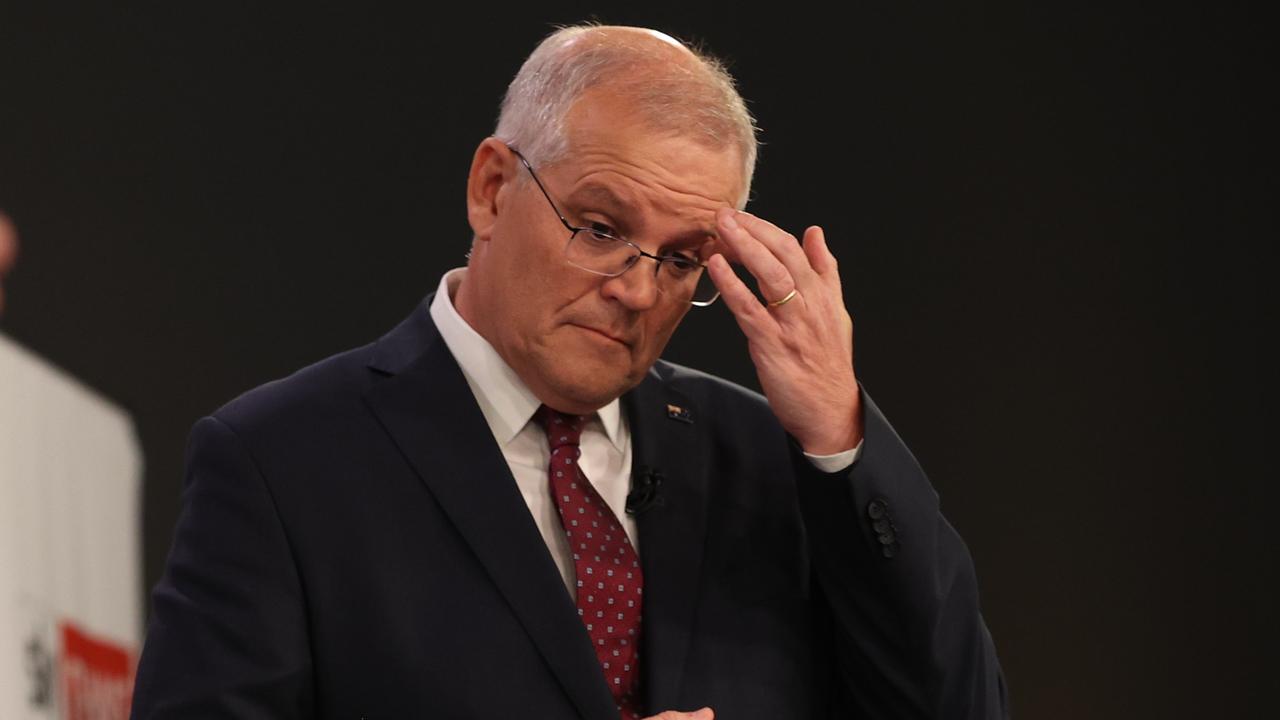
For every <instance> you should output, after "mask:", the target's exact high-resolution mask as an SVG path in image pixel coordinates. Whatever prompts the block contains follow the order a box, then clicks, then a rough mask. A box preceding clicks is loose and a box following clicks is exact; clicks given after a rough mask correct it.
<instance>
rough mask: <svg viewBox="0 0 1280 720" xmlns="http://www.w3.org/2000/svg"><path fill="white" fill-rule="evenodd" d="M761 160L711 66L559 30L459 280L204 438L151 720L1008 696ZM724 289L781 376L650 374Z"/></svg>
mask: <svg viewBox="0 0 1280 720" xmlns="http://www.w3.org/2000/svg"><path fill="white" fill-rule="evenodd" d="M754 157H755V138H754V130H753V128H752V126H751V121H750V118H749V116H748V115H747V113H746V110H745V107H744V105H743V103H742V101H741V98H739V97H738V95H737V93H736V92H735V91H734V90H733V87H732V82H731V80H730V79H729V78H728V76H727V75H726V74H725V73H724V71H723V70H722V69H721V68H720V67H719V66H718V65H717V64H716V63H714V62H713V61H710V60H709V59H707V58H705V57H702V56H699V55H697V54H695V53H693V52H691V51H690V50H688V49H687V48H685V47H684V46H683V45H681V44H679V43H678V42H676V41H674V40H672V39H671V38H669V37H666V36H664V35H661V34H659V33H654V32H652V31H647V30H639V29H634V28H600V27H587V28H569V29H565V30H561V31H558V32H557V33H555V34H553V35H552V36H551V37H549V38H548V39H547V40H546V41H544V42H543V44H542V45H540V46H539V48H538V49H537V50H536V51H535V52H534V53H533V55H531V56H530V58H529V59H528V60H527V61H526V63H525V65H524V67H523V68H522V69H521V71H520V73H519V74H518V75H517V77H516V79H515V80H514V81H513V82H512V85H511V88H510V89H509V90H508V94H507V98H506V100H505V101H504V104H503V110H502V115H501V117H500V119H499V123H498V128H497V131H496V133H495V136H494V137H491V138H487V139H486V140H484V141H483V142H482V143H481V144H480V146H479V147H478V148H477V150H476V153H475V157H474V160H473V163H472V168H471V173H470V175H469V179H468V186H467V211H468V218H469V220H470V224H471V226H472V229H473V231H474V239H473V243H472V251H471V254H470V256H469V262H468V265H467V267H466V268H465V269H460V270H455V271H452V272H450V273H449V274H447V275H446V276H445V277H444V278H443V279H442V280H441V283H440V285H439V288H438V290H437V292H436V293H435V294H434V295H432V296H431V297H429V298H428V300H427V301H426V302H425V303H424V304H423V306H422V307H420V308H418V310H416V311H415V312H414V313H413V314H412V315H411V316H410V317H409V318H408V319H407V320H405V321H404V322H403V323H401V325H400V326H398V327H397V328H396V329H394V330H392V331H391V332H390V333H389V334H387V335H386V336H384V337H383V338H382V339H380V340H379V341H377V342H376V343H374V344H372V345H370V346H366V347H363V348H359V349H356V350H353V351H350V352H347V353H344V354H342V355H338V356H335V357H333V358H330V359H328V360H325V361H323V362H321V363H318V364H317V365H314V366H312V367H309V368H307V369H304V370H302V371H300V372H298V373H297V374H295V375H293V376H291V377H289V378H287V379H284V380H281V381H278V382H275V383H271V384H268V385H266V386H263V387H261V388H258V389H257V390H254V391H252V392H250V393H248V394H246V395H244V396H242V397H241V398H239V399H237V400H235V401H233V402H232V403H230V404H229V405H227V406H226V407H224V408H222V409H220V410H219V411H217V412H216V413H215V414H214V415H213V416H211V417H209V418H205V419H204V420H202V421H200V422H199V423H198V424H197V425H196V427H195V429H194V431H193V434H192V439H191V444H190V448H189V454H188V478H187V483H188V484H187V491H186V495H185V497H184V508H183V514H182V517H181V518H180V520H179V524H178V529H177V533H176V536H175V540H174V546H173V550H172V552H171V555H170V558H169V563H168V566H167V568H166V572H165V576H164V578H163V579H162V580H161V582H160V584H159V585H158V586H157V588H156V590H155V594H154V607H153V611H152V615H151V624H150V628H149V632H148V637H147V642H146V646H145V649H144V652H143V657H142V660H141V663H140V666H139V671H138V685H137V691H136V696H135V705H134V714H135V717H139V718H159V717H182V718H195V717H245V718H300V717H324V718H330V717H332V718H369V719H370V720H374V719H381V718H428V717H430V718H489V717H492V718H499V717H503V718H506V717H533V718H548V719H550V718H592V719H598V720H603V719H604V718H618V717H619V716H620V715H621V716H622V717H623V718H639V717H642V716H649V715H656V716H657V717H659V718H668V719H670V720H675V719H676V718H685V717H690V718H698V719H699V720H702V719H704V718H711V717H712V715H713V714H714V715H715V716H717V717H721V718H730V719H737V718H809V717H893V718H902V717H1000V716H1003V715H1004V714H1005V709H1004V706H1005V700H1004V688H1003V681H1002V679H1001V676H1000V669H999V666H998V663H997V661H996V658H995V653H994V649H993V646H992V643H991V639H990V637H989V635H988V633H987V631H986V628H985V626H984V624H983V622H982V618H981V615H980V613H979V609H978V601H977V588H976V581H975V578H974V573H973V567H972V563H971V561H970V559H969V557H968V554H967V551H966V550H965V548H964V545H963V543H962V542H961V541H960V539H959V538H958V536H956V534H955V532H954V531H953V530H952V529H951V528H950V526H949V525H948V524H947V523H946V522H945V520H943V519H942V517H941V515H940V514H939V511H938V502H937V497H936V495H935V494H934V492H933V490H932V488H931V487H930V486H929V484H928V481H927V480H926V479H925V477H924V475H923V473H922V472H921V470H920V468H919V467H918V466H917V464H916V463H915V461H914V459H913V458H912V457H911V454H910V452H909V451H908V450H907V449H906V448H905V447H904V446H903V445H902V443H901V441H900V440H899V439H898V438H897V436H896V435H895V434H894V432H893V430H892V429H891V428H890V427H889V425H888V424H887V422H885V420H884V418H883V417H882V416H881V415H880V413H879V412H878V411H877V410H876V408H875V406H874V405H873V404H872V403H871V401H870V400H869V399H868V398H867V397H866V395H865V394H863V393H862V392H861V390H860V388H859V386H858V384H857V381H856V378H855V375H854V369H853V341H852V322H851V320H850V318H849V315H848V313H847V312H846V310H845V308H844V304H843V299H842V295H841V289H840V279H839V275H838V273H837V268H836V263H835V259H834V258H833V257H832V255H831V253H830V252H829V251H828V249H827V246H826V243H825V240H824V238H823V235H822V231H821V230H820V229H819V228H816V227H813V228H810V229H809V230H808V231H806V232H805V233H804V239H803V243H799V242H797V241H796V239H795V238H794V237H792V236H790V235H788V234H786V233H785V232H783V231H781V230H780V229H778V228H776V227H774V226H773V225H771V224H770V223H768V222H766V221H763V220H761V219H759V218H756V217H753V216H751V215H750V214H747V213H745V212H742V211H741V210H740V209H735V208H741V207H742V206H743V205H744V204H745V199H746V197H747V193H748V189H749V185H750V176H751V170H752V167H753V165H754ZM726 256H729V257H732V258H733V259H735V260H737V261H738V262H740V263H741V264H742V265H743V266H744V267H745V268H746V269H747V271H749V272H751V273H752V274H753V275H754V276H755V277H756V278H757V280H758V281H759V286H760V289H761V293H762V294H763V296H764V298H765V299H764V300H763V301H762V300H757V299H756V296H755V295H754V294H752V292H751V291H750V290H748V288H747V287H746V286H745V285H744V284H743V283H742V282H741V281H740V280H739V279H738V278H737V276H736V275H734V273H733V271H732V270H731V269H730V267H729V264H728V262H727V260H726ZM650 263H652V265H651V264H650ZM717 297H723V299H724V302H725V303H726V304H727V305H728V307H729V309H730V310H731V311H732V312H733V314H734V316H735V318H736V319H737V321H738V324H739V326H740V327H741V329H742V331H743V332H744V334H745V335H746V337H747V339H748V343H749V348H750V352H751V357H752V359H753V361H754V362H755V365H756V368H757V371H758V374H759V378H760V382H761V385H762V387H763V389H764V391H765V396H764V397H761V396H759V395H756V394H754V393H750V392H748V391H745V390H743V389H741V388H738V387H736V386H733V385H730V384H728V383H725V382H723V381H720V380H717V379H715V378H712V377H709V376H707V375H703V374H700V373H698V372H696V371H693V370H689V369H686V368H681V367H678V366H675V365H672V364H669V363H665V362H662V361H659V360H658V355H659V354H660V353H661V351H662V349H663V347H665V345H666V342H667V340H668V338H669V337H670V335H671V333H672V332H673V331H674V329H675V327H676V326H677V325H678V323H679V321H680V319H681V318H682V317H683V316H684V313H685V312H687V311H689V309H690V308H691V307H695V306H700V305H706V304H709V303H711V302H714V301H715V300H716V299H717ZM698 708H700V709H698Z"/></svg>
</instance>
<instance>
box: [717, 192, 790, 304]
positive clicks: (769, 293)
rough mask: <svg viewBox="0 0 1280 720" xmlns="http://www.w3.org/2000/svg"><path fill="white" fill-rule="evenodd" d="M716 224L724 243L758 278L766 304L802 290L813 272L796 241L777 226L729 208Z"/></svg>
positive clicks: (723, 212) (719, 214)
mask: <svg viewBox="0 0 1280 720" xmlns="http://www.w3.org/2000/svg"><path fill="white" fill-rule="evenodd" d="M716 220H717V222H718V223H719V225H720V239H721V240H723V241H724V243H725V244H726V245H728V246H729V247H730V248H731V249H732V250H733V252H734V254H735V255H736V256H737V257H738V260H739V261H741V262H742V264H743V265H744V266H746V268H747V271H748V272H750V273H751V274H752V275H753V276H755V278H756V281H757V282H758V283H759V285H760V292H761V294H763V295H764V297H765V299H766V301H770V300H776V299H778V298H780V297H784V296H785V295H786V294H787V293H789V292H791V291H792V290H795V289H796V288H797V287H799V285H800V282H801V276H803V275H804V274H805V273H811V272H812V270H810V269H809V262H808V260H806V259H805V256H804V252H803V251H802V250H801V249H800V246H799V245H798V244H797V243H796V241H795V239H794V238H792V237H791V236H790V235H787V234H786V233H783V232H782V231H781V230H778V229H777V228H776V227H774V226H773V225H771V224H769V223H765V222H764V221H762V220H759V219H758V218H754V217H752V216H751V215H748V214H747V213H741V212H737V213H735V212H734V211H732V210H729V209H728V208H725V209H722V210H720V212H718V213H717V214H716ZM797 258H798V259H797Z"/></svg>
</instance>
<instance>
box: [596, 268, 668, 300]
mask: <svg viewBox="0 0 1280 720" xmlns="http://www.w3.org/2000/svg"><path fill="white" fill-rule="evenodd" d="M646 261H647V262H646ZM652 263H653V261H652V260H650V259H649V258H639V259H638V260H637V261H636V263H635V264H634V265H632V266H631V267H630V268H628V269H627V271H626V272H624V273H622V274H621V275H618V276H616V277H611V278H607V279H606V280H605V281H604V284H603V285H601V286H600V292H601V293H603V294H604V296H605V297H607V298H611V299H614V300H617V301H618V302H620V303H622V305H623V306H624V307H626V308H627V309H628V310H648V309H649V308H651V307H653V306H654V305H656V304H657V302H658V276H657V274H656V273H655V272H654V270H655V267H654V266H653V265H652Z"/></svg>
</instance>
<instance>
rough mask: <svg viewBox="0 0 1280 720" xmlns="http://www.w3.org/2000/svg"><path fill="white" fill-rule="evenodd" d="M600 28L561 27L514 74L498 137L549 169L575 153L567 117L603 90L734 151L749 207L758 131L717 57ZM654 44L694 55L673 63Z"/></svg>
mask: <svg viewBox="0 0 1280 720" xmlns="http://www.w3.org/2000/svg"><path fill="white" fill-rule="evenodd" d="M637 30H640V29H639V28H622V27H609V26H599V25H575V26H570V27H564V28H560V29H559V30H557V31H555V32H553V33H552V34H551V35H549V36H547V38H546V39H545V40H543V41H542V43H541V44H539V45H538V47H537V48H536V49H535V50H534V51H533V53H532V54H530V55H529V57H528V59H526V60H525V62H524V65H523V66H521V68H520V72H518V73H516V76H515V78H514V79H513V80H512V81H511V85H510V86H509V87H508V88H507V94H506V96H505V97H504V98H503V100H502V111H501V113H500V114H499V116H498V127H497V129H496V130H495V131H494V136H495V137H497V138H498V139H499V140H502V141H503V142H506V143H508V144H510V145H513V146H515V147H516V148H518V149H519V150H520V152H521V153H522V154H524V156H525V157H526V158H528V159H529V162H531V163H534V164H535V165H550V164H553V163H555V162H557V161H559V160H562V159H564V158H565V157H566V156H567V155H568V154H569V151H570V148H569V139H568V137H566V132H565V118H566V116H567V115H568V113H569V110H570V108H572V107H573V104H574V103H575V102H576V101H577V100H578V99H579V98H580V97H581V96H582V95H583V93H585V92H586V91H587V90H589V89H592V88H594V87H598V86H601V85H604V86H607V87H610V88H611V89H614V90H617V91H618V92H619V93H620V94H621V95H622V96H623V97H626V98H629V99H631V101H632V102H633V103H634V105H635V110H636V111H637V113H638V114H639V116H640V117H641V118H642V119H643V120H644V122H645V123H646V124H648V125H650V126H652V127H653V128H655V129H657V130H662V131H672V132H677V133H680V134H682V135H685V136H687V137H690V138H691V139H694V140H695V141H697V142H699V143H702V144H704V145H706V146H709V147H712V148H716V149H721V148H728V147H734V148H735V149H737V150H738V151H739V153H738V154H739V156H740V157H741V158H742V179H743V186H742V187H743V191H742V197H741V198H740V199H739V202H738V207H739V208H741V207H743V206H744V205H746V201H747V197H748V195H749V194H750V189H751V176H752V174H753V173H754V172H755V164H756V153H757V150H756V145H757V142H756V127H755V122H754V121H753V120H752V118H751V114H750V113H749V112H747V106H746V103H745V102H744V101H743V99H742V96H741V95H739V94H738V91H737V90H736V89H735V88H734V82H733V77H732V76H731V75H729V73H728V71H727V70H726V69H725V66H724V64H723V63H721V62H720V61H719V60H717V59H716V58H714V57H712V56H710V55H708V54H706V53H703V52H702V51H700V50H698V49H696V48H692V47H690V46H689V45H686V44H684V43H682V42H680V41H678V40H675V39H674V38H671V37H670V36H668V35H664V34H662V33H659V32H657V31H654V30H642V32H643V33H647V34H648V37H646V36H645V35H644V34H641V33H639V32H636V31H637ZM654 39H657V40H661V41H664V42H666V43H668V44H670V45H672V46H674V47H678V48H682V49H684V50H686V51H688V52H689V54H690V56H691V59H692V60H694V62H689V63H682V62H672V58H671V53H670V52H667V51H664V50H663V48H662V46H661V45H658V44H655V43H654V42H653V40H654Z"/></svg>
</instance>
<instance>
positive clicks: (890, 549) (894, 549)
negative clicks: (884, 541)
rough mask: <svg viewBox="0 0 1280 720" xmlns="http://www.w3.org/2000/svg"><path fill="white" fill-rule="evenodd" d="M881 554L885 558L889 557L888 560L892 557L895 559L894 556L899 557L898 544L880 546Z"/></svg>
mask: <svg viewBox="0 0 1280 720" xmlns="http://www.w3.org/2000/svg"><path fill="white" fill-rule="evenodd" d="M880 554H882V555H884V556H885V557H887V558H891V557H893V556H894V555H897V554H898V543H893V544H891V545H881V546H880Z"/></svg>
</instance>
